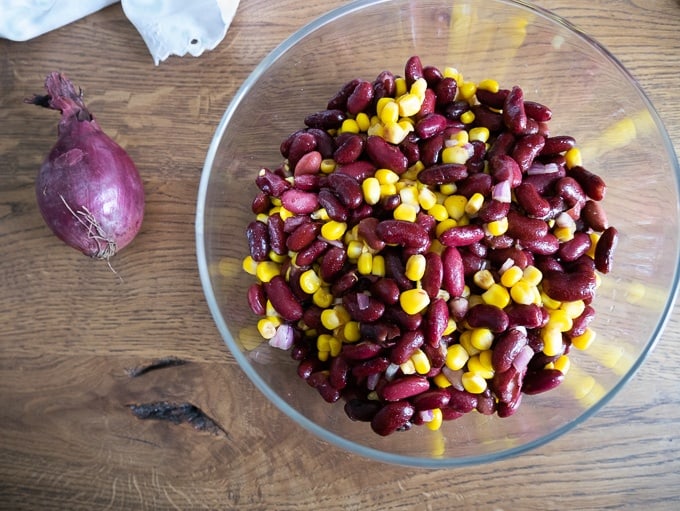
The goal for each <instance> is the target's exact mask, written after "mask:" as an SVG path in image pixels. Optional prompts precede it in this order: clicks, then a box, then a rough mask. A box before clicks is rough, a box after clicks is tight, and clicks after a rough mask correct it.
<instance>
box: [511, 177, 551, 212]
mask: <svg viewBox="0 0 680 511" xmlns="http://www.w3.org/2000/svg"><path fill="white" fill-rule="evenodd" d="M515 198H516V199H517V202H518V204H519V205H520V207H521V208H522V209H523V210H524V211H525V212H526V214H527V215H529V216H532V217H534V218H544V217H546V216H547V215H548V214H549V213H550V203H548V201H547V200H546V199H544V198H543V197H542V196H541V195H540V194H539V193H538V191H537V190H536V188H535V187H534V185H532V184H529V183H522V184H520V185H519V186H517V187H516V188H515Z"/></svg>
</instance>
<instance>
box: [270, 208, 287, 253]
mask: <svg viewBox="0 0 680 511" xmlns="http://www.w3.org/2000/svg"><path fill="white" fill-rule="evenodd" d="M283 225H284V223H283V219H282V218H281V215H279V214H278V213H274V214H273V215H270V216H269V218H268V219H267V234H268V237H269V245H270V246H271V249H272V250H273V251H274V253H276V254H287V253H288V247H286V238H287V234H286V232H285V231H284V230H283Z"/></svg>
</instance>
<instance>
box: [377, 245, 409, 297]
mask: <svg viewBox="0 0 680 511" xmlns="http://www.w3.org/2000/svg"><path fill="white" fill-rule="evenodd" d="M383 257H384V258H385V273H386V274H387V276H388V277H392V278H393V279H394V280H396V282H397V285H398V286H399V289H401V290H402V291H404V290H406V289H411V288H413V282H411V281H410V280H409V279H408V278H407V277H406V274H405V267H404V263H403V261H402V260H401V256H400V254H399V252H398V251H396V250H391V249H389V248H386V249H385V250H384V251H383Z"/></svg>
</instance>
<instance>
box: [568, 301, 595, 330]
mask: <svg viewBox="0 0 680 511" xmlns="http://www.w3.org/2000/svg"><path fill="white" fill-rule="evenodd" d="M594 318H595V309H593V307H592V306H591V305H586V306H585V308H584V309H583V312H582V313H581V315H580V316H579V317H578V318H575V319H574V320H573V322H572V326H571V330H569V331H568V332H567V336H568V337H569V338H573V337H578V336H579V335H583V334H584V333H585V332H586V329H587V328H588V326H589V325H590V322H591V321H592V320H593V319H594Z"/></svg>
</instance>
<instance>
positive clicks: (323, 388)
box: [307, 371, 340, 403]
mask: <svg viewBox="0 0 680 511" xmlns="http://www.w3.org/2000/svg"><path fill="white" fill-rule="evenodd" d="M307 383H308V384H309V385H310V386H312V387H314V388H315V389H316V390H317V391H318V392H319V395H320V396H321V397H322V398H323V400H324V401H326V402H328V403H335V402H336V401H337V400H338V399H340V391H339V390H338V389H336V388H335V387H333V386H332V385H331V383H330V381H329V380H328V375H327V374H326V372H325V371H317V372H315V373H312V374H311V375H310V376H309V378H307Z"/></svg>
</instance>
